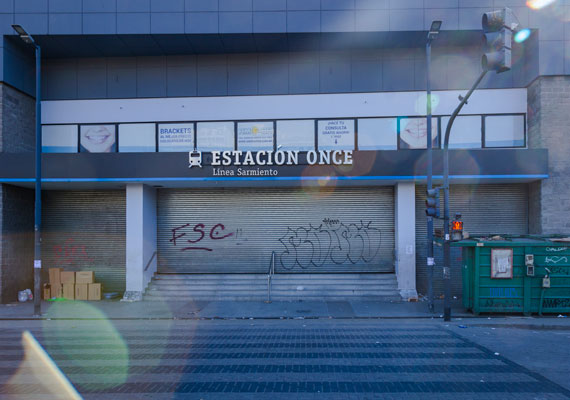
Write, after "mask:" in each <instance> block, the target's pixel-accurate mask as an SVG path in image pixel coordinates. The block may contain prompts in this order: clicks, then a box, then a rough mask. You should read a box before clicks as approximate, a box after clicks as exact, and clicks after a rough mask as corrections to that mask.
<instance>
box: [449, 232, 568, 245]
mask: <svg viewBox="0 0 570 400" xmlns="http://www.w3.org/2000/svg"><path fill="white" fill-rule="evenodd" d="M567 243H570V236H567V235H495V234H489V235H480V236H473V237H470V238H469V239H463V240H460V241H457V242H452V243H451V246H453V247H475V246H496V247H513V246H564V245H566V244H567Z"/></svg>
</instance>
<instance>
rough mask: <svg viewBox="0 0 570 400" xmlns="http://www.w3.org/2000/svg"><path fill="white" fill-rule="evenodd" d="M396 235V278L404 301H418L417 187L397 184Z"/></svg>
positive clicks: (395, 193)
mask: <svg viewBox="0 0 570 400" xmlns="http://www.w3.org/2000/svg"><path fill="white" fill-rule="evenodd" d="M394 195H395V197H396V198H395V201H394V204H395V207H396V210H395V211H396V212H395V218H394V219H395V233H396V240H395V243H396V252H395V255H396V257H395V258H396V276H397V278H398V290H400V295H401V296H402V298H403V299H404V300H417V298H418V293H417V292H416V218H415V215H416V210H415V208H416V185H415V184H414V183H413V182H405V183H398V184H396V190H395V191H394Z"/></svg>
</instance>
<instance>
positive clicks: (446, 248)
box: [443, 69, 487, 321]
mask: <svg viewBox="0 0 570 400" xmlns="http://www.w3.org/2000/svg"><path fill="white" fill-rule="evenodd" d="M486 73H487V70H486V69H485V70H483V72H481V75H479V78H477V80H476V81H475V83H474V84H473V86H472V87H471V89H469V92H467V94H466V95H465V97H462V96H459V100H460V101H461V102H460V103H459V105H458V106H457V108H456V109H455V111H453V114H451V117H450V118H449V122H448V123H447V128H445V139H444V142H443V191H444V197H443V204H444V211H443V213H444V214H443V229H444V242H443V294H444V299H443V319H444V321H449V320H451V257H450V251H451V249H450V239H451V238H450V236H449V151H448V148H449V133H450V132H451V126H452V125H453V122H454V121H455V118H456V117H457V114H459V112H460V111H461V109H462V108H463V106H464V105H465V104H467V100H469V97H471V94H473V91H474V90H475V89H476V88H477V86H479V83H481V81H482V80H483V77H484V76H485V74H486Z"/></svg>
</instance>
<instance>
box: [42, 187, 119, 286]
mask: <svg viewBox="0 0 570 400" xmlns="http://www.w3.org/2000/svg"><path fill="white" fill-rule="evenodd" d="M125 197H126V196H125V192H124V191H122V190H121V191H118V190H117V191H45V192H44V194H43V202H44V203H43V204H44V205H43V216H42V225H43V232H42V250H43V256H44V265H45V266H46V268H49V267H62V268H64V269H65V270H67V271H82V270H93V271H95V281H96V282H101V283H102V284H103V285H102V288H103V290H104V291H106V292H109V291H124V290H125V248H126V236H125V235H126V232H125V227H126V224H125V206H126V198H125Z"/></svg>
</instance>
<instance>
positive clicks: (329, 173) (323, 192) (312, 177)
mask: <svg viewBox="0 0 570 400" xmlns="http://www.w3.org/2000/svg"><path fill="white" fill-rule="evenodd" d="M301 176H302V177H303V178H304V179H303V180H302V181H301V184H302V187H303V191H304V192H305V194H306V195H307V196H310V197H312V198H321V197H326V196H330V195H331V194H333V193H334V188H335V187H336V185H337V180H336V179H335V178H336V176H337V173H336V172H335V170H334V168H333V167H332V166H330V165H313V166H307V167H305V169H304V170H303V172H302V173H301Z"/></svg>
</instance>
